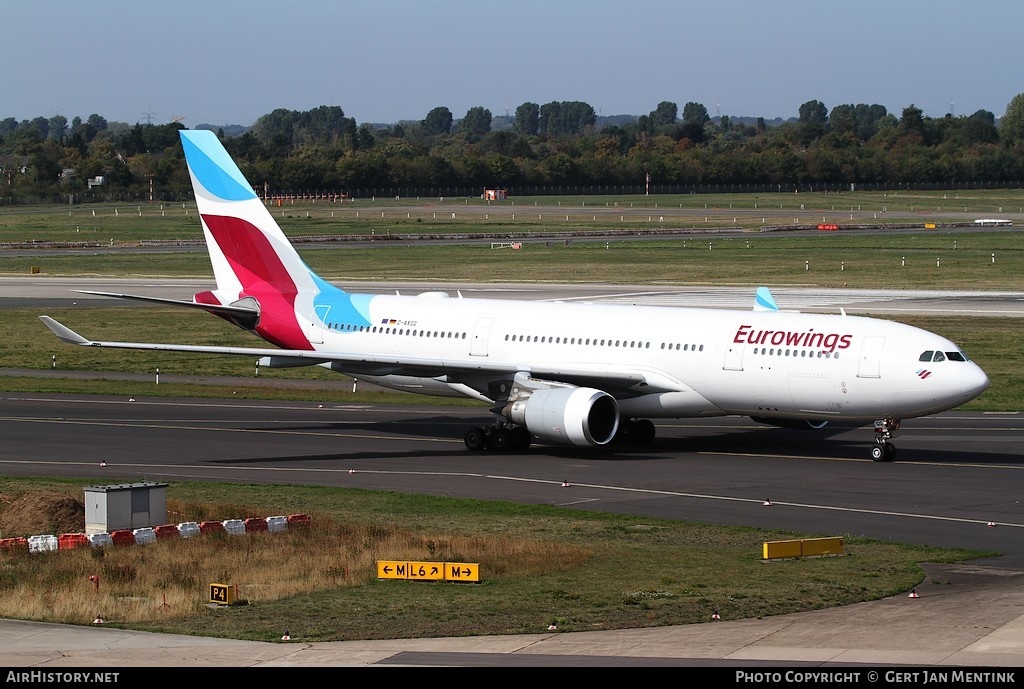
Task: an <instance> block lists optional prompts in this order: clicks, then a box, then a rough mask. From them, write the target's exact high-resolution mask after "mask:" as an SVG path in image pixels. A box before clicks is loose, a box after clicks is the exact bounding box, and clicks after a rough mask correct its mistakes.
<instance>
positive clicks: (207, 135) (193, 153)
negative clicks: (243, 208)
mask: <svg viewBox="0 0 1024 689" xmlns="http://www.w3.org/2000/svg"><path fill="white" fill-rule="evenodd" d="M179 133H180V134H181V146H182V148H183V149H184V150H185V159H186V160H187V161H188V166H189V169H190V170H192V174H193V175H195V176H196V179H197V180H199V183H200V184H201V185H203V188H204V189H206V190H207V191H208V192H210V193H211V194H213V195H214V196H216V197H217V198H219V199H222V200H224V201H247V200H249V199H254V198H256V193H255V192H254V191H253V190H252V187H250V186H249V183H248V182H247V181H246V179H245V177H244V176H243V175H242V171H241V170H239V169H238V166H237V165H235V161H233V160H232V159H231V156H229V155H228V152H227V151H226V150H225V149H224V147H223V146H222V145H221V143H220V141H218V140H217V135H216V134H214V133H213V132H211V131H208V130H205V129H193V130H186V129H183V130H181V131H180V132H179Z"/></svg>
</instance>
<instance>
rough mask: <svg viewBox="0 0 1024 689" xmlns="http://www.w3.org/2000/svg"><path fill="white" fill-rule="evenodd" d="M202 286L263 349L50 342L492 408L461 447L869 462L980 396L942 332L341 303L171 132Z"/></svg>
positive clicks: (362, 300) (650, 314) (209, 151)
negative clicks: (734, 420) (659, 445)
mask: <svg viewBox="0 0 1024 689" xmlns="http://www.w3.org/2000/svg"><path fill="white" fill-rule="evenodd" d="M181 140H182V145H183V146H184V150H185V158H186V160H187V162H188V169H189V172H190V174H191V177H192V185H193V187H194V189H195V196H196V202H197V204H198V208H199V215H200V217H201V219H202V227H203V234H204V235H205V237H206V244H207V248H208V250H209V253H210V260H211V262H212V264H213V274H214V277H215V278H216V283H217V286H216V289H214V290H211V291H208V292H202V293H199V294H196V295H194V296H193V298H192V300H191V301H175V300H169V299H156V298H152V297H142V296H135V295H126V294H107V296H114V297H121V298H127V299H140V300H144V301H154V302H157V303H163V304H179V305H183V306H188V307H191V308H198V309H203V310H206V311H209V312H210V313H213V314H216V315H218V316H220V317H222V318H224V319H226V320H227V321H229V322H231V323H233V324H235V325H237V326H238V327H241V328H244V329H246V330H249V331H251V332H253V333H255V334H256V335H258V336H259V337H260V338H262V339H263V340H264V341H266V342H268V343H270V345H273V346H267V347H213V346H195V345H176V344H156V343H145V342H102V341H93V340H89V339H87V338H85V337H82V336H81V335H79V334H78V333H75V332H74V331H72V330H70V329H69V328H67V327H65V326H64V325H62V324H60V323H57V322H56V321H54V320H53V319H51V318H49V317H48V316H43V317H42V319H43V322H44V323H46V325H47V326H48V327H49V328H50V330H52V331H53V333H54V334H55V335H56V336H57V337H58V338H60V339H61V340H63V341H65V342H69V343H71V344H76V345H84V346H93V347H115V348H122V349H153V350H161V351H178V352H202V353H214V354H236V355H244V356H250V357H252V356H255V357H259V358H260V365H261V366H313V365H317V366H323V367H325V368H329V369H331V370H334V371H337V372H339V373H344V374H348V375H352V376H357V377H358V378H359V379H360V380H366V381H370V382H374V383H377V384H380V385H383V386H387V387H390V388H394V389H397V390H404V391H408V392H418V393H423V394H429V395H446V396H466V397H471V398H473V399H477V400H481V401H483V402H486V403H488V404H489V405H490V408H491V410H492V411H493V413H494V416H495V422H494V424H493V425H491V426H487V427H477V428H471V429H469V430H468V432H467V433H466V436H465V441H466V446H467V447H468V448H469V449H471V450H483V449H490V450H494V451H502V450H508V449H524V448H526V447H527V446H528V445H529V444H530V443H531V442H541V443H547V444H562V445H576V446H605V445H615V444H616V443H617V442H620V441H622V442H633V443H644V442H649V441H650V440H651V439H652V438H653V437H654V432H655V426H654V424H653V422H652V421H651V419H665V418H683V417H705V416H707V417H710V416H724V415H743V416H749V417H751V418H754V419H756V420H757V421H760V422H764V423H768V424H775V425H779V426H797V427H803V428H820V427H822V426H824V425H825V424H826V423H828V422H830V421H832V422H840V423H844V424H846V423H856V424H860V423H866V422H871V421H874V422H875V440H876V443H875V444H874V446H873V447H872V451H871V456H872V458H873V459H875V460H879V461H888V460H892V459H893V458H894V456H895V450H894V448H893V446H892V444H891V442H890V440H891V439H892V437H893V435H894V433H895V431H896V430H897V429H898V428H899V424H900V421H901V420H902V419H907V418H912V417H917V416H925V415H928V414H934V413H936V412H941V411H944V410H947V409H952V408H954V407H957V406H959V405H962V404H964V403H965V402H967V401H969V400H971V399H973V398H975V397H977V396H978V395H979V394H981V393H982V392H983V391H984V390H985V389H986V388H987V387H988V382H989V381H988V378H987V377H986V375H985V373H984V371H982V370H981V368H980V367H978V366H977V364H975V363H974V362H972V361H970V360H969V359H968V357H967V356H966V355H965V354H964V352H963V351H962V350H961V349H960V348H959V347H957V346H956V345H955V344H953V343H952V342H950V341H949V340H947V339H946V338H944V337H941V336H939V335H936V334H934V333H931V332H927V331H925V330H921V329H919V328H914V327H911V326H908V325H903V324H900V323H894V322H891V321H887V320H880V319H873V318H863V317H854V316H846V315H845V314H843V315H820V314H802V313H790V312H786V311H782V310H780V309H779V308H778V306H777V305H776V303H775V300H774V299H773V297H772V295H771V293H770V292H769V291H768V290H767V289H764V288H761V289H759V290H757V293H756V295H755V300H754V308H753V309H752V310H749V311H739V310H729V309H694V308H668V307H658V306H620V305H610V304H582V303H561V302H535V301H511V300H491V299H463V298H451V299H449V298H445V296H446V295H444V294H442V293H438V292H428V293H425V294H422V295H419V296H400V295H394V296H391V295H371V294H352V293H348V292H345V291H343V290H341V289H339V288H337V287H334V286H332V285H330V284H328V283H327V282H325V281H324V280H323V279H321V278H320V277H319V276H317V275H316V274H315V273H314V272H313V271H312V270H310V268H309V267H308V266H307V265H306V264H305V262H304V261H303V260H302V259H301V258H300V257H299V255H298V254H297V253H296V252H295V250H294V249H293V247H292V245H291V244H290V243H289V242H288V240H287V239H286V238H285V236H284V234H283V233H282V232H281V230H280V228H279V227H278V226H277V223H276V222H275V221H274V219H273V217H272V216H271V214H270V212H269V211H268V210H267V208H266V207H265V206H264V204H263V202H262V201H261V200H260V199H259V197H258V196H257V195H256V194H255V193H254V192H253V190H252V187H251V186H250V185H249V183H248V182H247V181H246V180H245V178H244V177H243V176H242V173H241V172H240V171H239V169H238V167H237V166H236V165H235V163H234V162H233V161H232V160H231V158H230V156H229V155H228V153H227V151H226V150H225V149H224V147H223V146H222V145H221V143H220V141H219V140H218V139H217V137H216V136H215V135H214V134H213V133H212V132H208V131H182V132H181Z"/></svg>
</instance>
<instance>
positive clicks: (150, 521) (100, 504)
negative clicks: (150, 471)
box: [85, 482, 167, 534]
mask: <svg viewBox="0 0 1024 689" xmlns="http://www.w3.org/2000/svg"><path fill="white" fill-rule="evenodd" d="M165 523H167V484H166V483H149V482H145V483H121V484H116V485H110V486H86V488H85V533H86V534H96V533H107V532H111V531H118V530H120V529H131V530H135V529H141V528H145V527H148V526H155V525H159V524H165Z"/></svg>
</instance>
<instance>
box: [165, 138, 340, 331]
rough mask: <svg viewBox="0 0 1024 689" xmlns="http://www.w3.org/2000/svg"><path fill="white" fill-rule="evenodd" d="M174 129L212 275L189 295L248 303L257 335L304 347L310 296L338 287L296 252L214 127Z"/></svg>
mask: <svg viewBox="0 0 1024 689" xmlns="http://www.w3.org/2000/svg"><path fill="white" fill-rule="evenodd" d="M179 134H180V136H181V144H182V148H183V149H184V151H185V161H186V163H187V164H188V171H189V175H190V177H191V178H192V189H193V191H194V192H195V197H196V206H197V208H198V210H199V217H200V219H201V220H202V226H203V234H204V236H205V238H206V247H207V250H208V251H209V254H210V262H211V263H212V264H213V274H214V278H215V279H216V282H217V288H216V289H215V290H213V291H207V292H200V293H199V294H196V295H195V296H194V297H193V299H194V301H196V302H197V303H202V304H211V305H223V306H232V305H238V306H244V307H246V308H248V309H250V310H251V309H252V304H253V302H255V304H256V307H255V308H256V310H258V313H259V325H258V326H257V327H256V328H255V330H256V332H257V333H258V334H259V335H260V336H262V337H264V338H265V339H267V340H269V341H271V342H274V343H275V344H278V346H286V347H292V348H304V347H305V348H308V347H309V344H308V342H306V340H305V338H304V337H302V331H303V329H304V327H306V326H308V322H309V321H310V320H312V319H313V318H314V317H313V316H312V314H313V313H314V300H315V299H316V297H317V295H319V294H321V293H323V292H340V290H338V288H336V287H333V286H331V285H329V284H328V283H327V282H325V281H324V280H323V279H322V278H320V277H319V276H317V275H316V274H315V273H314V272H313V271H312V270H311V269H310V268H309V267H308V266H307V265H306V264H305V262H304V261H303V260H302V259H301V258H300V257H299V255H298V253H297V252H296V251H295V249H294V247H292V245H291V243H290V242H289V241H288V239H287V238H286V237H285V235H284V232H282V231H281V228H280V227H279V226H278V224H277V222H276V221H275V220H274V217H273V216H272V215H271V214H270V211H269V210H267V208H266V206H265V205H264V204H263V201H262V200H260V198H259V196H257V194H256V192H255V191H253V188H252V186H251V185H250V184H249V182H248V181H247V180H246V179H245V176H244V175H243V174H242V172H241V170H239V169H238V166H237V165H236V164H235V162H234V161H233V160H232V159H231V156H230V155H229V154H228V152H227V150H226V149H225V148H224V145H223V144H222V143H221V142H220V140H219V139H218V138H217V135H216V134H214V133H213V132H212V131H208V130H187V129H185V130H181V131H180V132H179ZM302 323H306V325H305V326H304V325H301V324H302ZM303 343H305V344H304V345H303Z"/></svg>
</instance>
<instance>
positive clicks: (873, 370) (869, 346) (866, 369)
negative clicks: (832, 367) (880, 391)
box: [857, 335, 885, 378]
mask: <svg viewBox="0 0 1024 689" xmlns="http://www.w3.org/2000/svg"><path fill="white" fill-rule="evenodd" d="M883 345H885V338H884V337H880V336H878V335H871V336H868V337H865V338H864V344H862V345H861V346H860V361H859V362H858V364H857V377H858V378H881V377H882V372H881V366H882V347H883Z"/></svg>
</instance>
